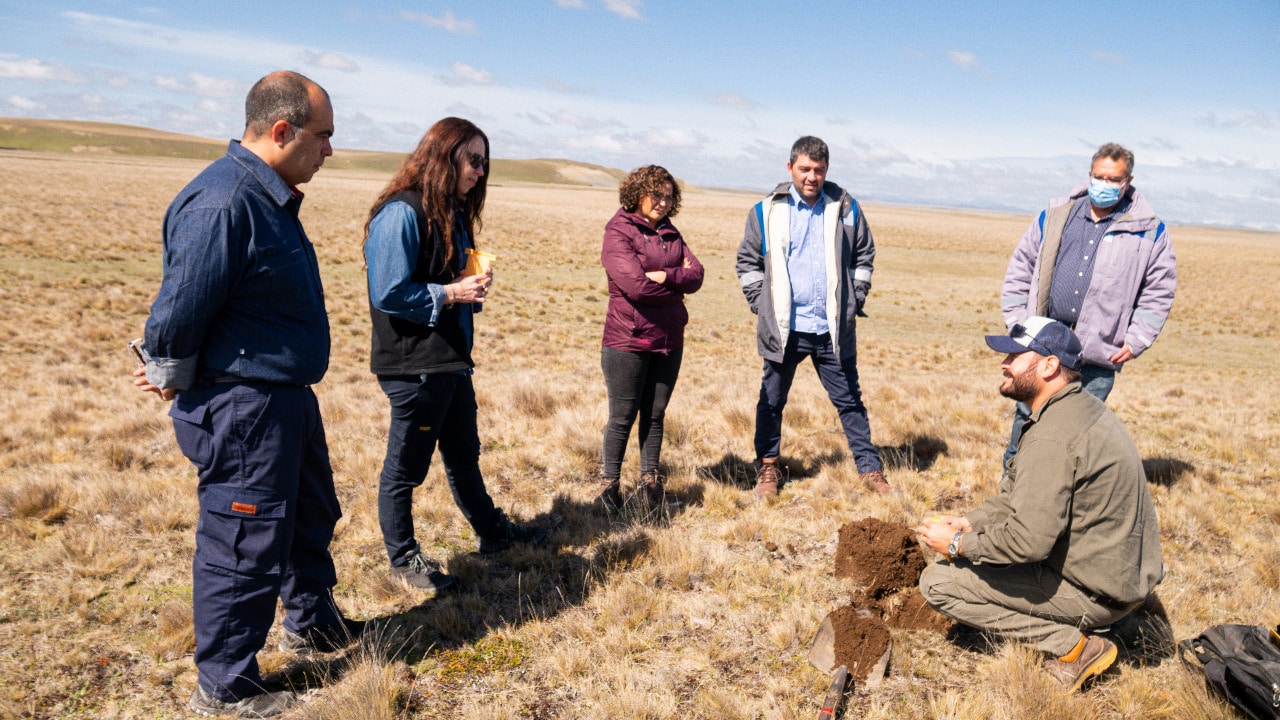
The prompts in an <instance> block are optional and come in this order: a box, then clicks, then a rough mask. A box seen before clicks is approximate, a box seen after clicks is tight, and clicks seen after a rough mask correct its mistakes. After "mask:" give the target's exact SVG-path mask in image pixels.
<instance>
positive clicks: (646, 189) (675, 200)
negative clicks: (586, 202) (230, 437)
mask: <svg viewBox="0 0 1280 720" xmlns="http://www.w3.org/2000/svg"><path fill="white" fill-rule="evenodd" d="M668 183H670V185H671V204H670V205H669V206H668V210H667V217H669V218H673V217H675V216H676V213H678V212H680V185H679V183H677V182H676V179H675V178H673V177H671V173H669V172H667V169H666V168H664V167H662V166H661V165H645V166H644V167H640V168H636V169H635V170H632V171H631V174H630V175H627V176H626V177H625V178H623V180H622V184H620V185H618V202H619V203H621V204H622V209H623V210H626V211H627V212H635V211H636V209H637V208H639V207H640V200H641V198H643V197H644V196H645V195H660V194H662V191H663V187H662V186H663V185H666V184H668Z"/></svg>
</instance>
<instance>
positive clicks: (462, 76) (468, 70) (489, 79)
mask: <svg viewBox="0 0 1280 720" xmlns="http://www.w3.org/2000/svg"><path fill="white" fill-rule="evenodd" d="M449 69H450V70H452V71H453V78H452V80H453V81H454V82H463V83H470V84H472V85H492V84H493V73H491V72H489V71H488V70H481V69H479V68H474V67H471V66H470V65H468V64H466V63H463V62H456V63H454V64H452V65H450V66H449Z"/></svg>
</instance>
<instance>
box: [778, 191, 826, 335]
mask: <svg viewBox="0 0 1280 720" xmlns="http://www.w3.org/2000/svg"><path fill="white" fill-rule="evenodd" d="M788 194H789V199H788V201H787V205H788V207H790V209H791V211H790V221H791V226H790V230H791V249H790V252H788V253H787V276H788V277H789V278H790V279H791V329H792V330H795V331H797V332H807V333H814V334H817V335H821V334H823V333H826V332H830V331H831V328H830V326H828V325H827V265H826V257H825V255H826V249H825V248H823V246H822V224H823V219H822V216H823V212H824V211H825V210H826V207H827V194H826V193H825V192H820V193H818V199H817V200H815V201H814V203H813V204H812V205H810V204H808V203H806V202H805V201H804V199H803V198H801V197H800V193H798V192H796V186H795V185H794V184H792V186H791V190H790V192H789V193H788Z"/></svg>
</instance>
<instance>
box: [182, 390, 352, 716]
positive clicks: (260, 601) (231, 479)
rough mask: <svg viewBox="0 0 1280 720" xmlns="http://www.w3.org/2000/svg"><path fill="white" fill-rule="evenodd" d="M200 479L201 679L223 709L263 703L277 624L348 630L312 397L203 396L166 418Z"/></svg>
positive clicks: (260, 393) (334, 517) (273, 393)
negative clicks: (278, 616)
mask: <svg viewBox="0 0 1280 720" xmlns="http://www.w3.org/2000/svg"><path fill="white" fill-rule="evenodd" d="M169 415H170V416H171V417H172V418H173V430H174V435H175V436H176V437H177V440H178V446H179V447H180V448H181V449H182V453H183V454H184V455H186V456H187V459H189V460H190V461H191V462H192V463H193V464H195V466H196V469H197V471H198V474H199V485H198V487H197V495H198V497H199V502H200V521H199V524H198V525H197V526H196V554H195V561H194V563H193V565H192V604H193V606H194V607H193V611H194V619H195V634H196V654H195V662H196V669H197V670H198V671H199V683H200V686H201V687H202V688H204V689H205V691H206V692H208V693H209V694H211V695H213V696H214V697H216V698H218V699H219V700H224V701H235V700H237V699H240V698H245V697H249V696H252V695H258V694H260V693H262V692H263V687H262V677H261V675H260V674H259V672H258V661H257V657H256V656H257V653H258V651H259V650H261V649H262V646H263V645H264V644H265V643H266V639H267V631H268V630H270V629H271V624H272V622H273V621H274V620H275V612H276V598H277V597H279V598H280V600H281V602H282V603H283V604H284V609H285V620H284V624H285V627H286V628H288V629H289V630H291V631H293V632H297V633H302V632H306V631H308V630H311V629H312V628H321V629H323V628H326V627H341V623H342V615H341V613H340V612H339V611H338V609H337V607H336V605H335V604H334V602H333V595H332V591H333V586H334V585H335V584H337V574H336V572H335V571H334V567H333V558H332V556H330V554H329V542H330V541H331V540H332V539H333V528H334V525H335V524H336V523H337V522H338V518H339V517H341V516H342V511H341V509H340V508H339V506H338V497H337V495H336V494H335V493H334V489H333V470H332V469H331V467H330V465H329V449H328V446H327V445H326V444H325V437H324V426H323V425H322V424H321V420H320V406H319V404H318V403H317V402H316V396H315V394H314V393H313V392H312V391H311V388H309V387H304V386H298V385H280V384H275V383H265V382H233V383H215V384H200V385H196V386H194V387H192V388H188V389H186V390H183V391H181V392H180V393H178V397H177V398H176V399H175V400H174V403H173V407H172V408H170V411H169Z"/></svg>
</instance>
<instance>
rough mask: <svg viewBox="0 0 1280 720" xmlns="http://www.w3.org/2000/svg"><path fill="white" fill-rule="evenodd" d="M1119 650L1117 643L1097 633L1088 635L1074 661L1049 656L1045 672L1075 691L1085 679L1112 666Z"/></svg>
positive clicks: (1045, 664) (1044, 664)
mask: <svg viewBox="0 0 1280 720" xmlns="http://www.w3.org/2000/svg"><path fill="white" fill-rule="evenodd" d="M1118 654H1119V651H1118V650H1117V649H1116V644H1115V643H1113V642H1111V641H1110V640H1107V639H1106V638H1100V637H1098V636H1097V635H1086V636H1085V642H1084V649H1083V650H1081V651H1080V655H1079V656H1078V657H1077V658H1076V659H1075V661H1074V662H1066V661H1065V660H1062V659H1061V658H1049V659H1048V660H1045V661H1044V663H1043V667H1044V670H1045V672H1047V673H1049V675H1050V677H1052V678H1053V679H1055V680H1057V681H1058V682H1060V683H1062V684H1063V685H1064V686H1066V687H1067V689H1068V692H1075V691H1077V690H1079V689H1080V686H1081V685H1084V681H1085V680H1088V679H1089V678H1091V677H1093V676H1095V675H1101V674H1102V673H1103V671H1105V670H1106V669H1107V668H1109V667H1111V663H1114V662H1115V661H1116V655H1118Z"/></svg>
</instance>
